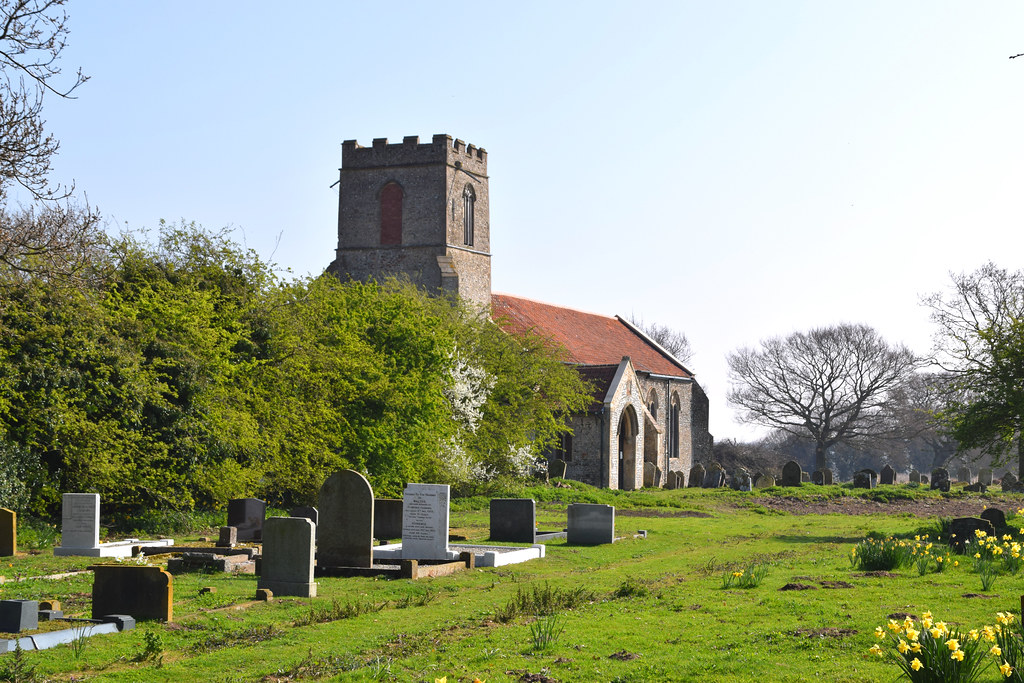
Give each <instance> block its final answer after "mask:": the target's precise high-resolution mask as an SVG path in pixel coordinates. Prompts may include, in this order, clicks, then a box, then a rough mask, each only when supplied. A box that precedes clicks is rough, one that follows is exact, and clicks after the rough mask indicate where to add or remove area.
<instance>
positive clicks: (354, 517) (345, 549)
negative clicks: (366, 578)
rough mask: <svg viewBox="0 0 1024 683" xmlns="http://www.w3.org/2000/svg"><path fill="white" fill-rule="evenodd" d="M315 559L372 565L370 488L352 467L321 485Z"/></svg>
mask: <svg viewBox="0 0 1024 683" xmlns="http://www.w3.org/2000/svg"><path fill="white" fill-rule="evenodd" d="M317 510H318V511H319V513H320V514H319V515H318V516H319V518H320V523H319V524H318V525H317V527H318V528H319V533H318V534H317V542H318V547H317V560H318V562H319V564H320V566H322V567H372V566H373V489H372V488H370V482H368V481H366V477H364V476H363V475H361V474H359V473H358V472H356V471H355V470H339V471H337V472H335V473H334V474H332V475H331V476H329V477H327V481H325V482H324V485H323V486H321V487H320V496H319V505H318V506H317Z"/></svg>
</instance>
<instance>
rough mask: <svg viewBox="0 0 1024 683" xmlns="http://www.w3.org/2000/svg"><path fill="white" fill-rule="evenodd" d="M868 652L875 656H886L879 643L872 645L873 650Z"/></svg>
mask: <svg viewBox="0 0 1024 683" xmlns="http://www.w3.org/2000/svg"><path fill="white" fill-rule="evenodd" d="M868 652H870V653H871V654H873V655H878V656H879V657H881V656H882V655H884V654H885V652H883V651H882V648H880V647H879V646H878V643H875V644H874V645H872V646H871V649H869V650H868Z"/></svg>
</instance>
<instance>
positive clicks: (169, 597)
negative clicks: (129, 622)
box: [89, 564, 174, 621]
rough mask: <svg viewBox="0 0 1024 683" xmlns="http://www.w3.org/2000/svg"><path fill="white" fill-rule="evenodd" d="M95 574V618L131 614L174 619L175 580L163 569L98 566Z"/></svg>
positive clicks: (94, 567)
mask: <svg viewBox="0 0 1024 683" xmlns="http://www.w3.org/2000/svg"><path fill="white" fill-rule="evenodd" d="M89 569H91V570H92V571H93V583H92V616H93V619H98V618H100V617H101V616H104V615H107V614H130V615H132V616H133V617H135V618H136V619H160V620H163V621H172V620H173V618H174V604H173V603H174V577H172V576H171V575H170V573H168V572H166V571H164V570H163V569H161V568H160V567H145V566H139V565H121V564H97V565H93V566H91V567H89Z"/></svg>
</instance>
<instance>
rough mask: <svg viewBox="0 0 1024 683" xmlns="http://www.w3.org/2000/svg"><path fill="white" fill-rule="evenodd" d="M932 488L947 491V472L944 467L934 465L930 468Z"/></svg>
mask: <svg viewBox="0 0 1024 683" xmlns="http://www.w3.org/2000/svg"><path fill="white" fill-rule="evenodd" d="M932 489H933V490H934V489H938V490H940V491H949V472H948V471H947V470H946V468H945V467H936V468H935V469H934V470H932Z"/></svg>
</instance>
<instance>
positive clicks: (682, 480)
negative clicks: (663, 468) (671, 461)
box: [673, 472, 686, 489]
mask: <svg viewBox="0 0 1024 683" xmlns="http://www.w3.org/2000/svg"><path fill="white" fill-rule="evenodd" d="M673 474H675V475H676V488H677V489H681V488H685V487H686V475H685V474H683V473H682V472H674V473H673Z"/></svg>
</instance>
